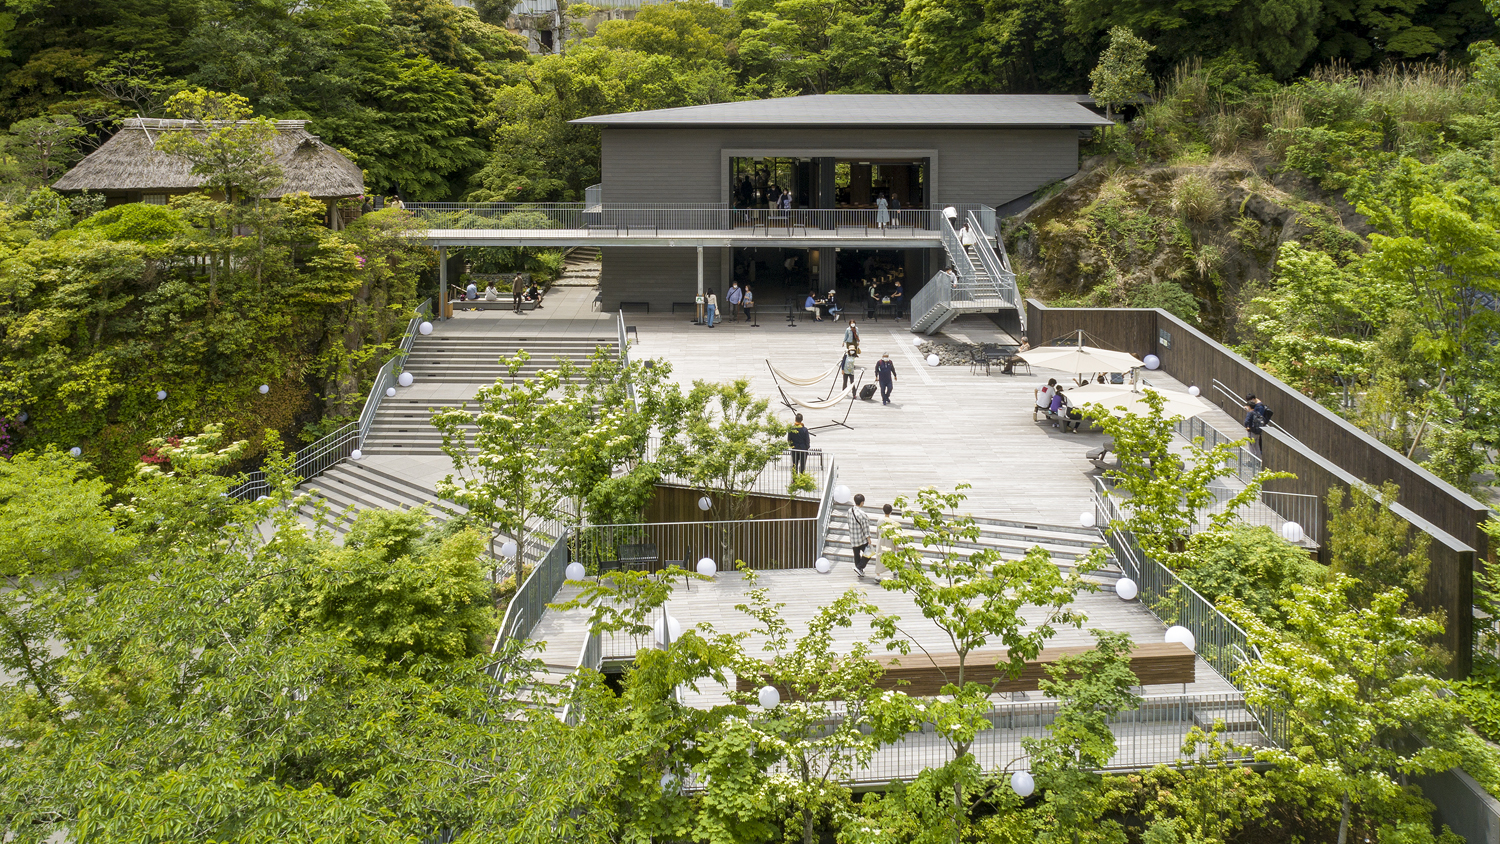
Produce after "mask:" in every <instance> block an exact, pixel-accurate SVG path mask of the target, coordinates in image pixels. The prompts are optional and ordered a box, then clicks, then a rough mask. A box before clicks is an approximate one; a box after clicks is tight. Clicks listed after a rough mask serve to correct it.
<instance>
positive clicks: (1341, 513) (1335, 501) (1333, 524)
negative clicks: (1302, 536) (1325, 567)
mask: <svg viewBox="0 0 1500 844" xmlns="http://www.w3.org/2000/svg"><path fill="white" fill-rule="evenodd" d="M1400 495H1401V490H1400V489H1399V488H1398V487H1397V486H1396V483H1395V482H1394V481H1386V482H1385V484H1384V485H1382V486H1381V487H1380V488H1379V489H1373V488H1371V489H1365V488H1362V487H1353V488H1351V489H1350V491H1349V494H1348V496H1347V498H1346V496H1345V494H1344V490H1343V489H1341V488H1339V487H1334V488H1332V489H1330V490H1329V491H1328V499H1327V508H1328V558H1329V568H1330V569H1331V570H1332V571H1334V572H1336V573H1338V574H1342V575H1346V576H1348V577H1349V578H1351V580H1350V581H1349V582H1348V584H1347V591H1348V594H1349V597H1350V600H1351V601H1352V602H1353V603H1354V604H1355V605H1356V606H1367V605H1369V603H1370V602H1371V601H1372V600H1374V599H1375V597H1376V596H1378V595H1380V594H1383V593H1384V592H1385V591H1386V590H1387V589H1389V588H1392V587H1395V588H1399V589H1401V590H1403V591H1404V592H1405V593H1406V594H1407V595H1408V596H1416V595H1420V594H1422V592H1423V590H1424V589H1425V588H1426V586H1427V568H1428V565H1429V563H1430V561H1429V559H1428V556H1427V548H1428V545H1429V543H1431V541H1432V538H1431V537H1429V536H1428V535H1427V534H1425V533H1423V532H1421V531H1419V530H1416V529H1415V528H1413V527H1412V525H1411V523H1410V522H1408V521H1406V520H1405V519H1403V518H1401V517H1400V516H1399V515H1397V514H1396V513H1395V511H1393V510H1391V505H1392V504H1394V503H1396V501H1397V500H1398V499H1399V498H1400ZM1346 500H1347V502H1348V505H1347V506H1345V501H1346Z"/></svg>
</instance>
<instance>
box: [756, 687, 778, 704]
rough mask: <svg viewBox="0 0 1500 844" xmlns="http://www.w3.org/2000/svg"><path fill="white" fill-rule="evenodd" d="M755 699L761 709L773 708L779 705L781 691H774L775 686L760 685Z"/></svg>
mask: <svg viewBox="0 0 1500 844" xmlns="http://www.w3.org/2000/svg"><path fill="white" fill-rule="evenodd" d="M756 699H757V700H758V702H759V703H760V708H761V709H775V708H776V707H778V706H780V705H781V692H778V691H776V687H775V686H761V687H760V693H759V694H757V695H756Z"/></svg>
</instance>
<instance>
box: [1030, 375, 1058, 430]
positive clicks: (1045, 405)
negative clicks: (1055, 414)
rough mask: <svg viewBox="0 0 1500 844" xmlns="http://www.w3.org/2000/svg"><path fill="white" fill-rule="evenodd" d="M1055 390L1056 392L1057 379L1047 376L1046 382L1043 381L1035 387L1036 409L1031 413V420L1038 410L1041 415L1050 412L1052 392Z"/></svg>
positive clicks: (1034, 417)
mask: <svg viewBox="0 0 1500 844" xmlns="http://www.w3.org/2000/svg"><path fill="white" fill-rule="evenodd" d="M1055 392H1057V379H1056V378H1048V379H1047V383H1045V384H1043V385H1042V386H1041V387H1039V388H1037V391H1036V410H1035V411H1033V412H1032V414H1031V418H1032V419H1033V420H1035V419H1036V414H1037V413H1038V412H1040V413H1041V414H1043V415H1046V414H1048V413H1051V412H1052V394H1053V393H1055Z"/></svg>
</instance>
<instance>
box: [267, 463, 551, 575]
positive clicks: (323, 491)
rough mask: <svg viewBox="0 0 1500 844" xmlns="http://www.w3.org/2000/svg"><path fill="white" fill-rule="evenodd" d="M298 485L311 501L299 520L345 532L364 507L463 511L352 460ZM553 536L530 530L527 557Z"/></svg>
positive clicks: (443, 516)
mask: <svg viewBox="0 0 1500 844" xmlns="http://www.w3.org/2000/svg"><path fill="white" fill-rule="evenodd" d="M298 489H299V490H301V491H303V492H308V493H311V494H312V495H311V500H310V501H307V502H305V503H304V504H302V506H300V507H298V508H297V514H298V515H299V516H300V517H301V518H302V520H303V521H304V522H305V523H306V524H308V525H317V526H321V527H324V528H327V529H330V530H332V531H334V532H335V533H338V534H344V533H348V532H349V528H350V527H351V526H352V525H353V524H354V518H355V516H356V515H358V511H360V510H363V509H368V508H380V509H385V510H409V509H416V508H425V509H426V510H427V511H428V512H429V513H431V514H432V518H433V521H437V522H443V521H447V520H448V519H450V518H452V517H453V516H457V515H462V514H464V513H467V512H468V508H466V507H464V506H463V505H461V504H455V503H453V502H452V501H445V500H442V499H440V498H439V497H438V495H437V493H436V492H434V491H433V490H431V489H428V488H427V487H425V486H422V485H421V484H417V483H413V482H412V481H409V480H407V479H405V478H402V477H401V476H400V475H397V474H394V473H392V472H389V471H386V470H384V469H380V468H377V467H375V466H372V465H370V464H368V463H364V462H359V461H354V460H344V461H342V462H340V463H338V464H336V465H334V466H333V467H332V468H330V469H328V470H327V471H325V472H323V474H321V475H319V476H317V477H316V478H313V479H312V480H310V481H305V482H303V483H302V485H301V486H299V487H298ZM554 540H555V537H551V536H547V535H546V534H544V533H542V532H540V531H532V532H531V533H530V535H528V536H527V539H526V547H527V549H528V553H527V558H528V559H531V560H535V559H538V558H539V557H540V556H541V555H542V554H545V553H546V552H547V551H548V550H549V549H550V548H551V547H552V543H553V541H554Z"/></svg>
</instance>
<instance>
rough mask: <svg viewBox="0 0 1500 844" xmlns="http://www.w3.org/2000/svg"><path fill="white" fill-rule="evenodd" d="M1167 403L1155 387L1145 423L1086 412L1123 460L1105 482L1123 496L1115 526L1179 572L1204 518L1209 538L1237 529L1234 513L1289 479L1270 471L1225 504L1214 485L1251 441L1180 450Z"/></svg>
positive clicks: (1088, 408) (1093, 409)
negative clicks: (1180, 557)
mask: <svg viewBox="0 0 1500 844" xmlns="http://www.w3.org/2000/svg"><path fill="white" fill-rule="evenodd" d="M1165 401H1166V399H1165V398H1163V397H1162V395H1161V394H1160V393H1158V392H1156V391H1155V390H1152V389H1150V388H1149V387H1148V388H1146V390H1145V398H1144V399H1143V400H1142V403H1144V404H1145V405H1146V406H1147V407H1148V408H1149V410H1148V412H1147V413H1146V415H1144V416H1141V415H1138V414H1136V413H1127V414H1125V415H1123V416H1114V415H1112V414H1111V413H1110V412H1109V411H1107V410H1106V409H1104V408H1103V407H1101V406H1099V405H1085V406H1084V408H1083V412H1084V414H1085V416H1087V417H1089V418H1091V419H1093V420H1094V421H1095V423H1096V424H1098V425H1099V426H1100V427H1101V428H1103V429H1104V433H1105V434H1106V435H1108V436H1109V437H1110V438H1111V439H1112V440H1114V443H1115V448H1114V450H1115V453H1116V454H1118V455H1119V456H1120V467H1119V468H1118V469H1111V470H1109V471H1108V472H1107V473H1106V474H1105V477H1106V478H1108V479H1109V482H1110V483H1111V484H1113V485H1114V489H1115V492H1116V493H1123V500H1122V502H1121V506H1122V507H1123V509H1124V511H1125V513H1126V515H1125V517H1124V518H1122V519H1117V520H1116V521H1115V523H1113V524H1111V525H1110V527H1111V528H1112V529H1121V528H1123V529H1125V530H1129V531H1130V532H1131V533H1132V534H1133V535H1134V536H1135V540H1136V542H1137V543H1139V544H1140V546H1141V550H1143V551H1145V552H1146V554H1147V555H1148V556H1150V557H1152V558H1153V559H1155V560H1157V561H1158V562H1161V563H1162V564H1164V565H1170V566H1171V567H1172V568H1180V567H1181V566H1180V565H1179V564H1176V563H1173V562H1171V561H1172V560H1174V558H1175V555H1177V554H1179V553H1180V552H1181V551H1182V548H1183V547H1184V543H1186V542H1187V539H1188V532H1189V530H1190V529H1191V528H1192V526H1193V525H1194V524H1196V523H1197V521H1198V519H1197V514H1198V513H1199V512H1200V511H1207V516H1208V523H1209V527H1208V529H1209V530H1210V531H1220V530H1223V529H1225V528H1227V527H1228V526H1229V525H1231V524H1233V522H1234V520H1235V518H1236V515H1235V511H1237V510H1239V509H1240V508H1242V507H1245V506H1246V505H1248V504H1249V503H1250V502H1252V501H1255V500H1257V499H1258V498H1259V497H1260V489H1261V486H1262V485H1263V484H1264V483H1265V482H1266V481H1268V480H1271V479H1274V478H1284V477H1289V475H1287V474H1286V473H1273V472H1268V471H1264V470H1263V471H1261V472H1260V474H1258V475H1256V476H1255V477H1254V478H1252V479H1251V480H1250V482H1249V483H1247V484H1245V488H1244V489H1242V490H1240V491H1239V492H1237V493H1235V494H1234V495H1233V496H1231V497H1230V498H1229V499H1228V500H1227V501H1223V502H1219V501H1218V500H1217V498H1216V496H1215V494H1214V491H1213V489H1212V488H1211V486H1210V485H1211V484H1212V483H1213V482H1214V481H1215V480H1217V479H1219V478H1225V477H1229V476H1231V475H1233V474H1235V472H1236V471H1237V470H1236V469H1235V468H1234V466H1233V465H1232V462H1233V459H1234V456H1233V455H1234V449H1236V448H1238V447H1240V446H1242V445H1244V444H1245V443H1246V442H1248V440H1237V441H1235V442H1221V443H1218V444H1217V445H1215V446H1214V447H1213V448H1211V449H1205V448H1204V447H1203V443H1202V439H1201V438H1197V439H1195V441H1194V442H1191V443H1185V444H1184V446H1183V447H1182V448H1181V449H1180V450H1174V449H1173V448H1172V445H1173V442H1174V440H1175V438H1176V433H1175V432H1174V430H1173V427H1172V426H1173V425H1174V424H1175V422H1176V419H1175V418H1174V419H1168V418H1165V417H1164V416H1163V415H1162V414H1163V408H1164V407H1165ZM1183 457H1185V458H1186V460H1184V459H1183ZM1210 508H1212V509H1210Z"/></svg>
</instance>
